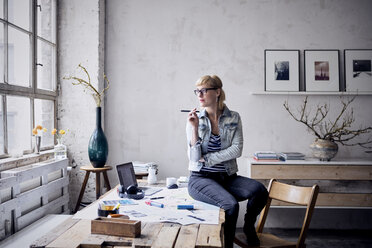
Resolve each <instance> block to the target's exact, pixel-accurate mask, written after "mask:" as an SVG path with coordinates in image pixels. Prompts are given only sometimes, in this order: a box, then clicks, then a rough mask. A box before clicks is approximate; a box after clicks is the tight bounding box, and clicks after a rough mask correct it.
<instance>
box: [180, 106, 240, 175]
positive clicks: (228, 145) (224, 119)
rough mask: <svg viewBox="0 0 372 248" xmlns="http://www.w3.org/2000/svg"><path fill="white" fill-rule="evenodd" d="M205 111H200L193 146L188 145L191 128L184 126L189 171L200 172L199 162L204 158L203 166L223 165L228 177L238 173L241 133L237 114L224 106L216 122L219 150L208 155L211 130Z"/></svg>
mask: <svg viewBox="0 0 372 248" xmlns="http://www.w3.org/2000/svg"><path fill="white" fill-rule="evenodd" d="M207 115H208V114H207V112H206V110H205V109H204V110H202V111H201V112H200V113H199V115H198V117H199V128H198V133H199V140H198V142H197V143H196V144H195V145H194V146H191V145H190V140H191V135H192V126H191V125H190V123H189V122H187V125H186V134H187V144H188V150H187V153H188V157H189V170H191V171H200V169H201V167H202V166H203V162H199V160H200V159H201V158H202V157H204V159H205V162H204V165H205V166H206V167H211V166H213V165H215V164H220V163H223V164H224V165H225V167H226V171H227V174H228V175H232V174H234V173H236V172H237V171H238V166H237V163H236V158H238V157H240V156H241V155H242V150H243V131H242V122H241V119H240V115H239V114H238V113H237V112H234V111H230V110H229V109H228V108H227V107H226V106H225V108H224V110H223V112H222V115H221V116H220V118H219V120H218V126H219V132H220V137H221V150H220V151H218V152H210V153H208V143H209V138H210V136H211V132H212V128H211V123H210V120H209V119H208V116H207Z"/></svg>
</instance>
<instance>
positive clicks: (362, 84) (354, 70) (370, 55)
mask: <svg viewBox="0 0 372 248" xmlns="http://www.w3.org/2000/svg"><path fill="white" fill-rule="evenodd" d="M371 64H372V49H345V50H344V66H345V67H344V68H345V87H346V91H348V92H372V71H371Z"/></svg>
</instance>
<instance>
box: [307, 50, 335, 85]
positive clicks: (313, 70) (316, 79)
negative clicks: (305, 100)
mask: <svg viewBox="0 0 372 248" xmlns="http://www.w3.org/2000/svg"><path fill="white" fill-rule="evenodd" d="M304 61H305V66H304V70H305V77H304V78H305V89H306V91H314V92H317V91H323V92H327V91H330V92H333V91H339V90H340V77H339V74H340V67H339V51H338V50H305V51H304Z"/></svg>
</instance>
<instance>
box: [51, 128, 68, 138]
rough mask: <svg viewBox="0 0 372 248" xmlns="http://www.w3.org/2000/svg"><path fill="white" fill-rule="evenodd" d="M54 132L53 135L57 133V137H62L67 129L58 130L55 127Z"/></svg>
mask: <svg viewBox="0 0 372 248" xmlns="http://www.w3.org/2000/svg"><path fill="white" fill-rule="evenodd" d="M52 134H53V135H56V136H57V139H61V138H62V136H63V135H64V134H66V131H65V130H63V129H61V130H59V131H57V129H56V128H54V129H53V130H52Z"/></svg>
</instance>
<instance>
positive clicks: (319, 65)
mask: <svg viewBox="0 0 372 248" xmlns="http://www.w3.org/2000/svg"><path fill="white" fill-rule="evenodd" d="M314 66H315V81H328V80H329V62H328V61H315V62H314Z"/></svg>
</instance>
